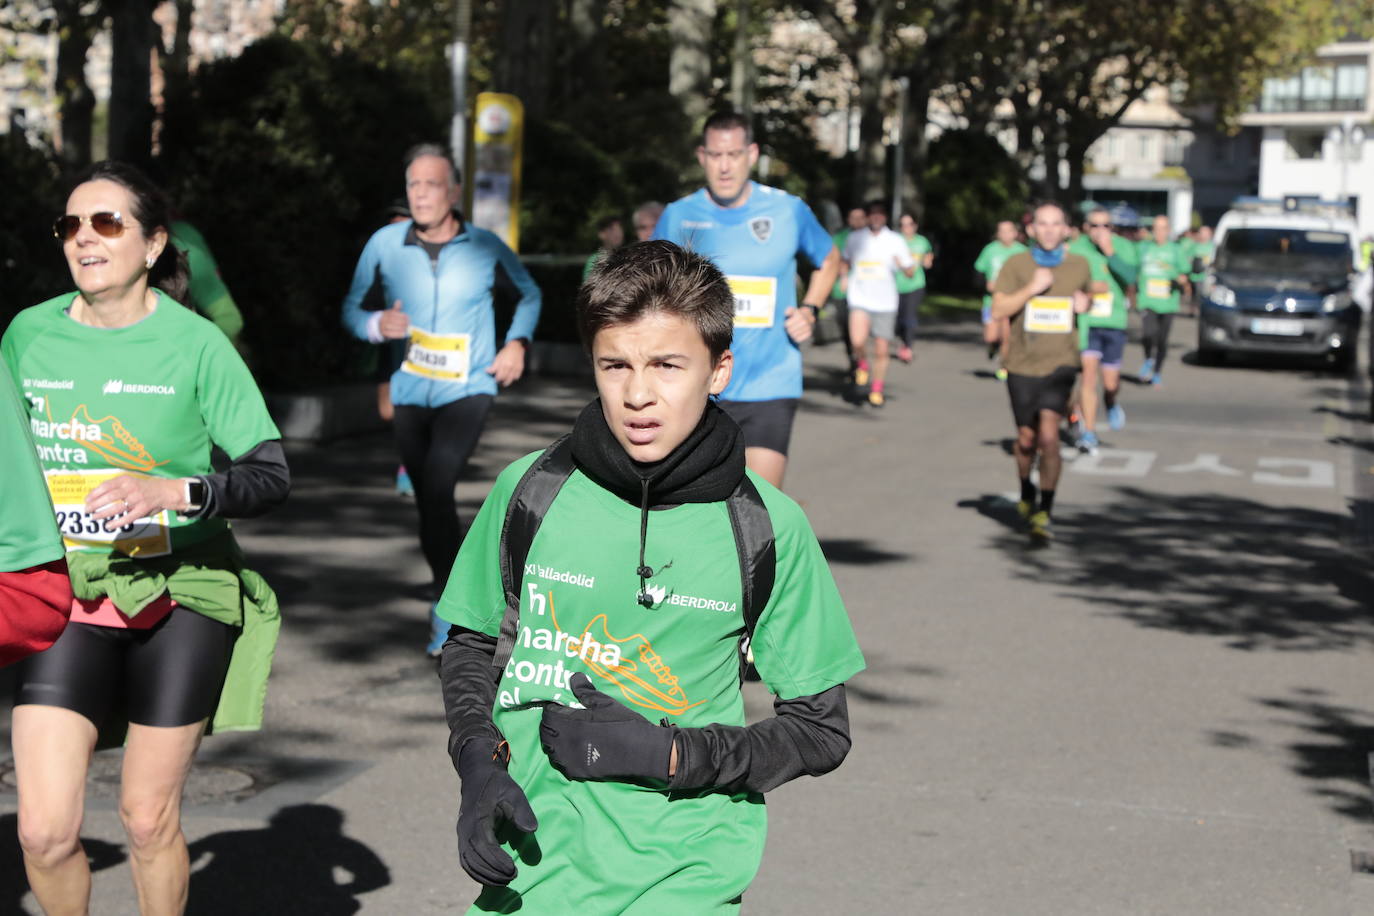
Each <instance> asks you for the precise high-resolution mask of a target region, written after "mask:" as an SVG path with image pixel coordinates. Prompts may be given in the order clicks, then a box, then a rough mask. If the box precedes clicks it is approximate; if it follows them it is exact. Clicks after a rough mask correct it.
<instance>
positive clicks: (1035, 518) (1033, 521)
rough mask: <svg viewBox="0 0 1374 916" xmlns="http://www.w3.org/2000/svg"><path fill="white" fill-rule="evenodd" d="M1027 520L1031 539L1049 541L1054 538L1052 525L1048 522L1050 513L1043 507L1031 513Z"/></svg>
mask: <svg viewBox="0 0 1374 916" xmlns="http://www.w3.org/2000/svg"><path fill="white" fill-rule="evenodd" d="M1027 521H1028V522H1029V524H1030V536H1031V540H1032V541H1040V542H1042V543H1049V542H1050V541H1052V540H1054V526H1053V525H1052V524H1051V523H1050V514H1049V513H1048V512H1046V511H1045V510H1044V509H1041V510H1040V511H1039V512H1037V513H1035V514H1034V515H1032V516H1031V517H1030V518H1029V519H1027Z"/></svg>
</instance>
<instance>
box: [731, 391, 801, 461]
mask: <svg viewBox="0 0 1374 916" xmlns="http://www.w3.org/2000/svg"><path fill="white" fill-rule="evenodd" d="M717 403H719V404H720V406H721V407H722V408H723V409H724V410H725V412H726V413H728V414H729V415H730V419H732V420H734V421H735V422H736V423H737V424H739V428H740V430H742V431H743V433H744V441H745V444H746V446H747V447H750V448H767V449H772V450H773V451H775V452H777V453H778V454H780V455H783V456H784V457H786V455H787V444H788V442H790V441H791V440H792V421H793V420H795V419H796V417H797V405H798V404H800V403H801V399H800V398H774V399H773V400H771V401H719V402H717Z"/></svg>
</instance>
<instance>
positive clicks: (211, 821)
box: [0, 320, 1374, 916]
mask: <svg viewBox="0 0 1374 916" xmlns="http://www.w3.org/2000/svg"><path fill="white" fill-rule="evenodd" d="M1192 333H1193V326H1192V323H1191V322H1189V321H1186V320H1184V321H1181V322H1179V324H1178V326H1177V327H1176V330H1175V338H1176V340H1175V344H1174V349H1173V351H1172V354H1171V356H1170V363H1169V365H1168V367H1167V368H1166V370H1165V380H1166V384H1165V385H1164V386H1163V387H1160V388H1149V387H1144V386H1139V385H1136V384H1134V383H1128V384H1127V385H1126V386H1125V387H1126V390H1125V392H1124V394H1123V403H1124V404H1125V407H1126V410H1127V413H1128V423H1127V426H1126V428H1125V429H1123V430H1121V431H1119V432H1111V431H1108V430H1105V424H1104V429H1103V431H1102V433H1101V435H1102V438H1103V441H1104V445H1105V447H1104V448H1103V450H1102V451H1101V453H1100V454H1099V455H1097V456H1095V457H1089V456H1080V455H1077V454H1076V453H1072V454H1069V453H1066V457H1067V458H1069V459H1070V460H1069V462H1068V463H1067V464H1066V470H1065V473H1064V477H1063V481H1062V483H1061V485H1060V487H1059V496H1058V501H1057V503H1056V527H1057V540H1056V542H1055V543H1054V544H1053V545H1052V546H1050V547H1048V548H1045V549H1035V548H1033V547H1032V546H1031V545H1030V544H1029V543H1028V541H1027V540H1026V538H1025V536H1024V535H1023V534H1022V533H1020V531H1019V530H1017V526H1016V521H1015V513H1014V509H1013V505H1012V501H1013V500H1014V498H1015V489H1016V478H1015V471H1014V466H1013V464H1012V460H1011V458H1010V457H1009V453H1008V448H1009V445H1010V438H1011V436H1012V433H1013V430H1012V424H1011V419H1010V412H1009V409H1008V406H1007V398H1006V392H1005V390H1004V387H1003V386H1002V385H1001V384H1000V383H998V382H996V381H995V380H994V379H993V378H992V375H991V371H990V370H991V369H992V366H991V364H989V363H987V362H986V361H985V360H984V358H983V355H982V352H981V348H980V347H979V346H978V345H977V343H976V340H977V327H976V325H971V324H966V323H965V324H961V323H951V322H946V323H938V324H935V323H932V324H929V325H928V326H926V327H924V328H922V332H921V341H920V343H919V345H918V347H917V359H916V362H915V364H914V365H911V366H903V365H900V364H894V367H893V371H892V375H891V380H890V382H889V387H888V394H889V399H888V404H887V406H886V407H885V408H883V409H881V410H879V409H874V408H872V407H869V406H867V405H866V404H863V405H858V404H855V403H853V402H852V399H851V398H850V397H849V395H850V394H851V392H848V391H847V390H846V387H845V384H844V368H845V359H844V354H843V352H842V350H841V349H840V348H839V346H838V345H836V344H829V345H826V346H817V347H812V348H810V349H809V352H808V354H807V360H808V390H807V395H806V398H805V401H804V404H803V407H802V410H801V413H800V415H799V417H798V422H797V429H796V433H795V436H794V440H793V460H792V466H791V469H790V471H789V475H788V480H787V487H786V489H787V490H788V491H789V493H790V494H791V495H792V496H793V497H794V498H796V499H797V500H798V501H799V502H800V503H801V504H802V505H803V507H804V508H805V509H806V511H807V514H808V515H809V517H810V519H811V522H812V525H813V527H814V528H815V529H816V532H817V534H818V536H819V537H820V540H821V543H822V546H823V548H824V549H825V552H826V555H827V557H828V558H829V559H830V561H831V564H832V567H833V570H834V573H835V576H836V579H837V580H838V582H839V585H840V589H841V592H842V594H843V595H844V596H845V599H846V603H847V605H848V607H849V611H850V614H851V617H852V618H853V621H854V625H855V629H856V630H857V632H858V634H859V638H860V642H861V644H862V645H863V647H864V650H865V654H866V656H867V659H868V665H869V667H868V670H866V671H865V672H864V673H863V674H861V675H860V676H859V677H857V678H855V679H854V680H853V681H852V682H851V684H850V685H849V701H850V716H851V723H852V731H853V740H854V747H853V751H852V752H851V754H850V757H849V759H848V760H847V761H846V763H845V764H844V766H843V767H841V768H840V769H839V770H838V771H836V772H835V773H832V774H830V775H828V776H826V777H823V778H821V779H810V778H804V779H802V780H799V781H797V782H795V783H792V784H789V785H787V786H784V787H783V788H781V789H779V790H778V791H776V792H774V793H773V794H771V795H770V796H769V817H770V833H769V840H768V848H767V852H766V854H765V859H764V864H763V868H762V870H761V872H760V874H759V876H758V879H757V880H756V881H755V883H754V885H753V887H752V888H751V890H750V892H749V893H748V894H747V895H746V896H745V898H744V900H745V905H744V911H745V912H746V913H750V914H757V916H773V914H796V913H808V914H809V913H818V914H820V913H825V914H830V913H851V912H859V913H883V914H887V913H892V914H906V913H936V914H946V913H950V914H1079V913H1082V914H1088V913H1104V914H1112V913H1130V914H1135V913H1171V914H1179V913H1188V914H1191V913H1198V914H1216V913H1222V914H1232V913H1234V914H1268V913H1303V914H1322V916H1325V914H1332V916H1335V914H1356V913H1371V912H1374V874H1372V873H1369V872H1365V871H1361V870H1360V868H1358V867H1356V864H1354V863H1358V862H1359V861H1361V859H1360V856H1361V855H1362V854H1368V855H1370V856H1371V857H1374V817H1371V811H1372V810H1374V809H1372V808H1371V792H1370V762H1369V756H1368V755H1369V754H1370V753H1371V752H1374V699H1371V698H1372V697H1374V690H1371V688H1372V687H1374V667H1371V663H1372V662H1374V567H1371V562H1370V561H1371V553H1372V552H1374V537H1371V531H1370V524H1369V520H1370V519H1371V517H1374V511H1372V510H1374V428H1371V426H1370V424H1369V423H1368V422H1367V419H1368V416H1367V414H1366V412H1365V411H1366V407H1365V405H1367V404H1368V394H1367V388H1365V387H1364V383H1363V380H1362V379H1347V378H1344V377H1338V376H1335V375H1332V374H1330V373H1328V372H1325V371H1323V370H1322V369H1321V368H1320V367H1316V366H1312V365H1306V364H1299V363H1247V364H1244V365H1231V366H1225V367H1220V368H1203V367H1199V366H1196V365H1193V364H1191V363H1190V362H1188V361H1187V354H1188V352H1189V351H1190V350H1191V345H1190V340H1191V336H1192ZM1139 360H1140V351H1139V348H1138V347H1136V346H1134V345H1133V346H1132V347H1131V349H1130V351H1129V355H1128V362H1127V366H1128V368H1134V367H1136V366H1138V364H1139ZM589 391H590V386H589V384H588V382H587V381H586V380H577V379H547V378H546V379H531V380H527V381H526V382H522V383H521V384H520V385H519V386H518V387H517V388H515V389H513V390H512V391H510V392H509V393H507V394H505V395H503V396H502V398H500V399H499V401H498V404H497V407H496V409H495V410H494V412H493V414H492V417H491V420H490V423H489V426H488V431H487V435H486V437H485V438H484V440H483V443H482V446H481V447H480V449H479V451H478V454H477V456H476V458H475V461H474V463H473V465H472V466H471V468H470V472H469V474H468V478H467V480H465V481H464V482H463V483H462V484H461V485H460V487H459V495H460V499H461V505H462V510H463V512H464V513H466V514H467V516H468V517H469V518H470V517H471V514H472V513H473V512H475V511H476V508H477V506H478V505H479V504H480V502H481V500H482V498H483V496H484V495H485V492H486V490H487V488H488V487H489V485H490V481H491V480H492V478H493V477H494V476H495V474H496V473H497V472H498V471H499V470H500V469H501V468H502V467H503V466H504V465H505V464H506V463H508V462H509V461H510V460H512V459H513V458H515V457H517V456H519V455H521V454H524V453H526V452H528V451H531V450H534V449H536V448H539V447H542V446H543V445H544V444H546V443H547V442H548V441H550V440H551V439H552V438H553V437H554V436H556V435H557V434H559V433H560V432H561V431H563V430H564V429H566V428H567V426H568V425H569V423H570V422H571V419H572V417H573V416H574V414H575V412H576V410H577V408H578V407H580V405H581V404H582V403H584V401H585V400H586V399H587V397H588V396H589ZM290 459H291V462H292V466H293V471H294V474H295V481H296V483H295V488H294V491H293V495H292V498H291V501H290V502H289V504H288V505H287V506H286V507H285V508H284V509H283V510H281V511H279V512H278V513H276V514H275V515H273V516H272V517H270V518H265V519H260V520H254V521H251V522H244V523H241V524H239V525H238V526H237V529H238V531H239V533H240V535H241V540H242V542H243V545H244V548H245V550H246V552H247V553H248V555H249V557H250V560H251V562H252V565H254V566H255V567H256V568H258V569H259V570H260V571H261V572H263V573H264V574H265V575H266V576H267V577H268V579H269V580H270V581H271V582H272V583H273V584H274V585H275V586H276V588H277V589H278V591H279V593H280V595H281V598H282V603H283V607H284V610H285V614H286V623H285V626H284V630H283V636H282V642H281V646H280V649H279V651H278V655H277V659H276V665H275V668H274V674H273V682H272V689H271V692H270V695H269V700H268V724H267V728H266V729H265V730H264V731H262V732H261V733H257V734H239V735H234V734H230V735H222V736H213V737H210V738H207V739H206V741H205V744H204V747H203V751H202V755H201V758H200V762H199V763H198V765H197V770H196V773H195V774H194V776H193V779H192V783H191V786H190V791H189V798H188V805H187V809H186V816H185V828H186V833H187V836H188V839H189V840H190V842H191V849H192V859H193V868H194V869H195V871H194V875H193V879H192V884H191V906H190V912H191V913H203V914H240V913H267V914H279V913H280V914H295V913H302V914H326V916H332V914H348V913H354V912H361V913H369V914H372V913H375V914H425V913H450V912H462V911H463V909H465V907H466V906H467V904H468V903H470V901H471V900H472V898H473V897H474V896H475V885H473V884H472V883H471V882H470V881H469V880H468V879H467V878H466V876H465V875H464V874H463V872H462V870H461V869H460V868H459V867H458V864H457V856H456V851H455V849H456V843H455V838H454V828H453V823H454V818H455V815H456V812H457V779H456V776H455V775H454V774H453V771H452V767H451V765H450V763H449V761H448V758H447V754H446V751H445V738H446V728H445V726H444V724H443V720H442V707H441V702H440V699H439V693H438V685H437V680H436V678H435V675H434V668H433V665H432V664H431V663H430V662H429V661H427V660H426V659H425V658H424V657H423V654H422V648H423V645H424V641H425V636H426V623H425V609H426V605H425V603H424V602H423V601H422V599H421V596H420V587H421V585H422V584H423V582H424V579H425V571H424V563H423V561H422V560H421V559H420V556H419V553H418V549H417V544H416V542H415V537H414V511H413V508H412V506H411V505H410V504H409V503H407V502H406V501H404V500H401V499H399V498H397V497H396V496H395V495H394V493H393V492H392V473H393V472H394V469H395V458H394V454H393V451H392V446H391V444H390V442H389V440H387V439H386V438H384V437H381V436H377V437H371V438H362V439H352V440H344V441H339V442H334V443H331V444H328V445H324V446H317V447H300V448H293V449H291V451H290ZM0 692H4V693H6V694H8V684H7V683H6V682H4V681H3V680H0ZM748 699H749V706H750V710H751V714H752V715H754V716H756V717H757V716H763V715H767V714H768V713H769V703H768V698H767V696H766V694H764V693H762V692H761V691H759V690H756V689H755V685H751V687H750V689H749V693H748ZM6 706H7V704H6ZM4 716H5V718H4V719H3V720H0V724H2V725H3V726H4V728H5V731H4V734H3V736H0V737H3V739H4V745H3V746H4V747H5V748H7V747H8V730H7V729H8V710H7V709H6V711H5V713H4ZM117 768H118V753H117V752H111V753H102V754H100V755H98V759H97V762H96V767H95V773H94V775H93V779H92V783H91V787H90V796H91V798H90V802H89V805H88V810H89V814H88V817H87V821H86V824H85V827H84V829H83V837H85V838H86V839H87V849H88V852H89V853H90V854H91V855H92V857H93V859H94V862H95V866H96V868H97V871H96V873H95V885H94V886H95V899H94V903H93V906H92V912H93V913H95V914H97V916H100V914H124V913H132V912H135V906H134V902H133V901H134V897H133V891H132V887H131V885H130V881H129V874H128V866H127V862H126V861H125V860H126V855H127V854H126V850H125V842H124V838H123V833H122V830H121V828H120V826H119V823H118V820H117V817H116V815H115V809H114V800H113V799H114V792H113V789H112V786H113V785H114V783H115V781H116V780H117ZM14 810H15V798H14V795H13V790H12V787H11V785H10V779H9V773H8V770H7V769H6V768H5V767H3V766H0V913H11V912H31V913H36V912H37V909H36V907H35V906H34V904H33V901H32V898H31V897H29V896H25V895H24V891H23V888H24V880H23V874H22V870H21V869H20V868H19V864H18V863H19V852H18V849H17V845H16V842H15V839H14ZM1371 867H1374V866H1371ZM24 907H27V908H28V909H27V910H25V909H24Z"/></svg>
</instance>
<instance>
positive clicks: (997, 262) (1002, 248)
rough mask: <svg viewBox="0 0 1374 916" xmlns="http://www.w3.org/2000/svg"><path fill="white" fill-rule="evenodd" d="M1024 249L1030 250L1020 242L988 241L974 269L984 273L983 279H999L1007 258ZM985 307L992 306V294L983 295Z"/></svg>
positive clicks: (989, 281) (991, 280) (990, 280)
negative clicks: (1007, 243)
mask: <svg viewBox="0 0 1374 916" xmlns="http://www.w3.org/2000/svg"><path fill="white" fill-rule="evenodd" d="M1023 251H1030V249H1029V248H1027V247H1026V246H1025V245H1022V244H1021V243H1020V242H1012V243H1011V244H1010V245H1003V244H1002V243H1001V242H998V241H991V242H988V243H987V244H986V245H984V246H983V250H982V251H980V252H979V253H978V260H976V261H974V262H973V269H974V270H976V271H978V272H979V273H980V274H982V275H983V279H984V280H985V281H986V282H988V283H993V282H995V281H996V280H997V275H998V274H999V273H1001V271H1002V265H1003V264H1005V263H1007V258H1009V257H1011V256H1012V255H1014V254H1020V253H1021V252H1023ZM983 308H985V309H987V308H992V294H991V293H988V294H986V295H984V296H983Z"/></svg>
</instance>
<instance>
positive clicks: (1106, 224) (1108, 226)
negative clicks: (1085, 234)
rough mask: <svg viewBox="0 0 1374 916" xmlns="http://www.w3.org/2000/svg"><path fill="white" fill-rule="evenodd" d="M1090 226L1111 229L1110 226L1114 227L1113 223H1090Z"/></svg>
mask: <svg viewBox="0 0 1374 916" xmlns="http://www.w3.org/2000/svg"><path fill="white" fill-rule="evenodd" d="M1088 228H1089V229H1110V228H1112V224H1111V223H1088Z"/></svg>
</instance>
